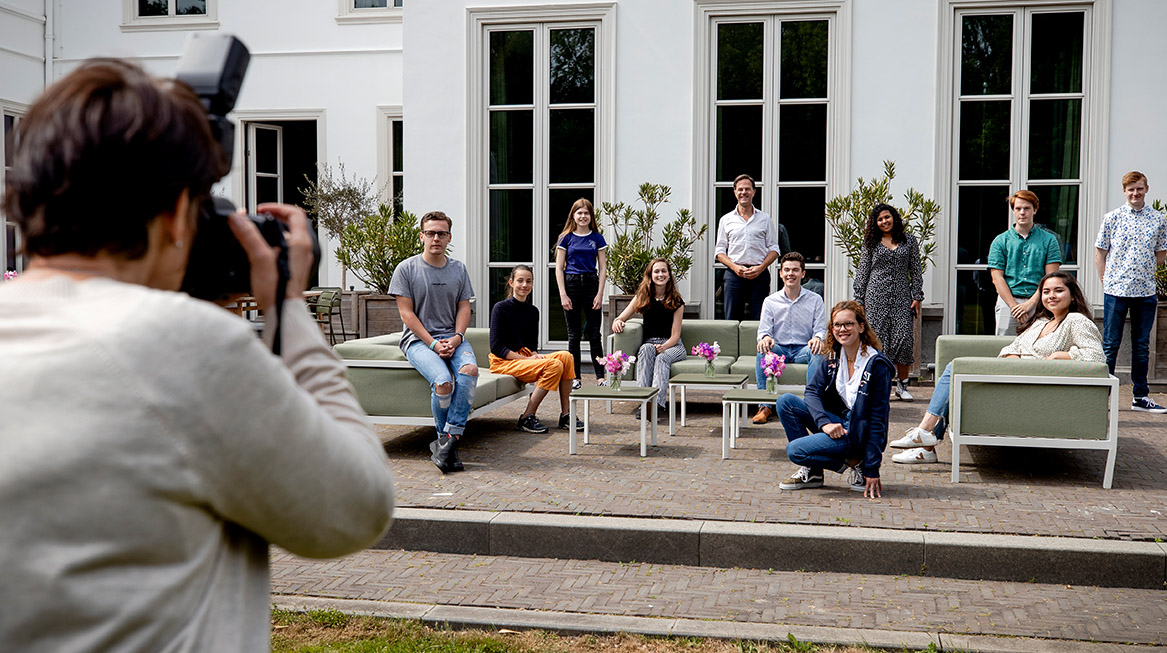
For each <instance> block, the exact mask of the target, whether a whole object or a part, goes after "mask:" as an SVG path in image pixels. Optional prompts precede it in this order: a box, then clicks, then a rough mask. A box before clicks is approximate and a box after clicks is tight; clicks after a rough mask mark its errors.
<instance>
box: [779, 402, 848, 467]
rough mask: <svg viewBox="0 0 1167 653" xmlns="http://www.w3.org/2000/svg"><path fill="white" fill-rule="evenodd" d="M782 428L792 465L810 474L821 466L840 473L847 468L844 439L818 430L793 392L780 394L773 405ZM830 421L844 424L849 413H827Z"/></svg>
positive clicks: (803, 404) (846, 422)
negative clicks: (784, 432) (805, 468)
mask: <svg viewBox="0 0 1167 653" xmlns="http://www.w3.org/2000/svg"><path fill="white" fill-rule="evenodd" d="M774 412H776V413H778V421H779V422H781V423H782V430H784V431H786V439H787V440H788V442H787V444H786V455H787V456H789V457H790V462H792V463H794V464H795V465H801V466H803V467H809V468H810V470H811V473H812V474H821V473H822V471H823V470H824V469H829V470H831V471H837V472H843V471H846V470H847V438H839V439H838V440H836V439H834V438H832V437H831V436H829V435H827V434H826V433H823V432H821V431H819V430H818V425H817V424H815V423H814V418H813V417H812V416H811V414H810V409H808V408H807V407H806V402H805V401H803V399H802V397H799V396H798V395H796V394H784V395H782V396H781V397H778V401H777V402H775V404H774ZM827 414H828V415H829V416H830V418H831V421H832V422H838V423H839V424H843V425H846V424H848V423H849V422H850V413H849V412H848V413H846V414H843V415H834V414H832V413H827Z"/></svg>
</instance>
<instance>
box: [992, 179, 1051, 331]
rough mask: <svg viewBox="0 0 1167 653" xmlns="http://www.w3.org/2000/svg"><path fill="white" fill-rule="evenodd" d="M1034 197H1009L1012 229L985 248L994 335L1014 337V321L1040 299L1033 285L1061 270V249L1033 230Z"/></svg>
mask: <svg viewBox="0 0 1167 653" xmlns="http://www.w3.org/2000/svg"><path fill="white" fill-rule="evenodd" d="M1037 206H1038V201H1037V195H1035V194H1034V193H1033V192H1032V191H1028V190H1019V191H1017V192H1016V193H1013V194H1012V195H1010V196H1009V208H1010V209H1012V210H1013V226H1012V227H1011V228H1010V229H1007V230H1006V231H1005V233H1003V234H1001V235H999V236H997V237H996V238H994V239H993V244H992V245H990V246H989V273H990V274H991V275H992V277H993V287H995V288H996V289H997V307H996V310H995V313H996V317H997V329H996V333H997V335H999V336H1006V335H1015V334H1016V333H1017V321H1018V320H1020V319H1021V317H1022V316H1023V315H1032V314H1033V312H1034V311H1035V310H1036V309H1037V303H1038V302H1039V301H1041V298H1040V297H1038V296H1037V284H1038V282H1040V281H1041V278H1042V277H1044V276H1045V275H1047V274H1049V273H1050V272H1053V271H1054V270H1057V269H1058V268H1060V267H1062V248H1061V246H1059V245H1058V239H1057V236H1054V234H1053V233H1052V232H1050V231H1047V230H1045V229H1041V228H1037V229H1035V228H1034V224H1033V218H1034V216H1035V215H1036V214H1037Z"/></svg>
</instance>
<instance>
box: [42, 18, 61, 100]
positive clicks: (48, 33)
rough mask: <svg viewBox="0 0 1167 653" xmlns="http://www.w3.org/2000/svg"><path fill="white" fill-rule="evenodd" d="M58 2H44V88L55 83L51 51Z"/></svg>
mask: <svg viewBox="0 0 1167 653" xmlns="http://www.w3.org/2000/svg"><path fill="white" fill-rule="evenodd" d="M59 1H60V0H44V2H45V88H48V87H49V86H51V85H52V83H53V82H54V81H55V80H54V79H53V58H54V55H53V51H54V49H55V48H56V44H55V42H54V41H55V39H56V29H55V22H56V18H55V13H56V11H55V10H56V3H57V2H59Z"/></svg>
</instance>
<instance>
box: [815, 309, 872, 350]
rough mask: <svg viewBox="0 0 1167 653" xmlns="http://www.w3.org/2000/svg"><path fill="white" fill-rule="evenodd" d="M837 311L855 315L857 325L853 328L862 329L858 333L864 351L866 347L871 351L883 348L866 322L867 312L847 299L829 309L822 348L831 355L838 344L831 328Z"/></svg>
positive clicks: (833, 329)
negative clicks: (829, 318)
mask: <svg viewBox="0 0 1167 653" xmlns="http://www.w3.org/2000/svg"><path fill="white" fill-rule="evenodd" d="M839 311H851V312H852V313H854V314H855V322H856V323H857V324H856V325H855V328H856V329H859V327H860V326H862V327H863V329H861V330H860V331H859V342H860V343H861V344H862V345H863V347H864V350H865V351H866V348H867V347H871V348H873V349H881V348H882V347H883V345H882V344H881V343H880V342H879V336H878V335H876V333H875V329H872V328H871V325H870V324H869V323H868V322H867V312H866V311H864V310H863V305H862V304H860V303H859V302H856V301H852V300H850V299H848V300H846V301H842V302H839V303H838V304H835V305H834V306H833V307H831V320H830V322H828V323H827V337H826V340H824V341H823V346H824V347H825V348H826V350H827V351H828V352H832V353H833V352H834V351H835V347H836V346H837V345H838V344H839V343H838V341H837V340H835V328H834V326H833V325H834V324H835V314H837V313H838V312H839Z"/></svg>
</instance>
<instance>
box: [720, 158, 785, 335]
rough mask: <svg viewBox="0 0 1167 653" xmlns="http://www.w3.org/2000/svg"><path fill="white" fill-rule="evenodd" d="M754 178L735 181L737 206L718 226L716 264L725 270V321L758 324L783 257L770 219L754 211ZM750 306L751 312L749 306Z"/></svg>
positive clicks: (738, 178)
mask: <svg viewBox="0 0 1167 653" xmlns="http://www.w3.org/2000/svg"><path fill="white" fill-rule="evenodd" d="M755 192H756V189H755V187H754V178H753V177H751V176H749V175H738V176H737V178H736V179H734V180H733V194H734V196H735V197H737V206H736V207H735V208H734V210H733V211H730V212H729V213H726V214H725V215H724V216H722V218H721V222H720V223H719V224H718V225H717V248H716V250H715V251H716V254H717V260H718V262H720V263H721V264H722V265H724V266H725V268H726V269H725V279H724V282H723V284H722V293H723V294H722V299H723V300H724V302H725V319H727V320H756V319H758V318H759V317H760V316H761V314H762V302H764V301H765V300H766V296H767V295H769V294H770V265H772V264H773V263H774V261H775V260H777V259H778V255H779V254H781V252H780V251H779V248H778V229H777V228H775V226H774V222H773V221H772V220H770V216H769V215H766V214H765V213H763V212H761V211H759V210H757V209H755V208H754V194H755ZM747 302H748V303H749V312H747V311H746V303H747Z"/></svg>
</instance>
